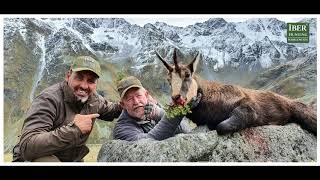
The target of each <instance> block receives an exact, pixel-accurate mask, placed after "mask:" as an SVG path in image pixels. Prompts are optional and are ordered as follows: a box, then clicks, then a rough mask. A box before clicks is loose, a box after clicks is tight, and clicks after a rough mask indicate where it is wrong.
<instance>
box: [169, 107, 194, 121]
mask: <svg viewBox="0 0 320 180" xmlns="http://www.w3.org/2000/svg"><path fill="white" fill-rule="evenodd" d="M164 110H165V111H166V116H167V117H168V118H175V117H177V116H185V115H187V114H188V113H192V111H191V107H190V105H188V104H187V105H185V106H183V105H180V104H175V105H165V107H164Z"/></svg>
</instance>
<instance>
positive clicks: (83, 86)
mask: <svg viewBox="0 0 320 180" xmlns="http://www.w3.org/2000/svg"><path fill="white" fill-rule="evenodd" d="M66 81H67V82H68V85H69V87H70V88H71V89H72V91H73V94H74V95H75V96H76V98H77V100H80V101H81V102H82V103H84V102H86V101H87V100H88V98H89V96H90V95H91V94H93V93H94V92H95V91H96V89H97V82H98V77H97V76H96V74H94V73H93V72H91V71H78V72H72V71H69V72H68V74H67V76H66Z"/></svg>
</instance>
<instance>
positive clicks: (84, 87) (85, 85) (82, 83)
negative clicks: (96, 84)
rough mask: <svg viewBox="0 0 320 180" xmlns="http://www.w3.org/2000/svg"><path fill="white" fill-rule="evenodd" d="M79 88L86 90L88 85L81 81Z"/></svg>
mask: <svg viewBox="0 0 320 180" xmlns="http://www.w3.org/2000/svg"><path fill="white" fill-rule="evenodd" d="M80 87H81V88H82V89H88V87H89V86H88V83H87V82H86V81H81V83H80Z"/></svg>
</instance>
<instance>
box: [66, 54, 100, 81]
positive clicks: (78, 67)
mask: <svg viewBox="0 0 320 180" xmlns="http://www.w3.org/2000/svg"><path fill="white" fill-rule="evenodd" d="M71 70H72V71H74V72H77V71H84V70H88V71H92V72H94V73H95V74H96V75H97V76H98V77H100V76H101V68H100V65H99V62H98V61H96V60H95V59H93V58H92V57H90V56H79V57H77V58H76V59H75V60H74V61H73V63H72V65H71Z"/></svg>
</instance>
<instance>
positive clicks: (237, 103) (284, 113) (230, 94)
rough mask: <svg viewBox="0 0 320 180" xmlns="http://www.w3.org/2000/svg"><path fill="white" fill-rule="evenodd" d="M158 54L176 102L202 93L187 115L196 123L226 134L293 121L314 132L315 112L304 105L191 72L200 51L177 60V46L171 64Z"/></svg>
mask: <svg viewBox="0 0 320 180" xmlns="http://www.w3.org/2000/svg"><path fill="white" fill-rule="evenodd" d="M156 55H157V56H158V58H159V59H160V60H161V61H162V62H163V64H164V65H165V66H166V68H167V70H168V76H167V79H168V81H169V83H170V86H171V91H172V93H171V96H172V100H173V102H174V103H175V104H180V105H184V104H185V103H186V102H188V101H190V99H191V98H192V97H194V96H196V95H197V93H199V92H201V93H202V99H201V101H200V103H199V104H198V106H197V107H196V108H194V109H193V110H192V113H191V114H188V115H187V117H188V118H189V119H191V120H192V121H193V122H194V123H195V124H197V125H198V126H199V125H207V126H208V127H209V129H210V130H214V129H216V130H217V132H218V134H227V133H232V132H236V131H239V130H241V129H244V128H247V127H253V126H262V125H271V124H273V125H285V124H286V123H290V122H294V123H298V124H300V125H301V127H302V128H304V129H306V130H308V131H310V132H311V133H313V134H314V135H316V134H317V116H316V113H315V111H314V110H313V109H312V108H311V107H308V106H307V105H305V104H303V103H301V102H298V101H294V100H292V99H289V98H286V97H284V96H281V95H279V94H276V93H273V92H270V91H261V90H253V89H246V88H243V87H240V86H235V85H225V84H220V83H217V82H210V81H207V80H203V79H201V78H199V77H198V76H196V75H195V74H194V72H195V69H196V66H197V64H198V61H199V59H200V55H199V53H198V54H197V56H196V57H195V58H194V59H193V60H192V61H191V63H190V64H188V65H182V64H179V63H178V60H177V55H176V49H174V53H173V61H174V65H170V64H168V63H167V62H166V61H165V60H164V59H163V58H162V57H161V56H160V55H159V54H158V53H156Z"/></svg>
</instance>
